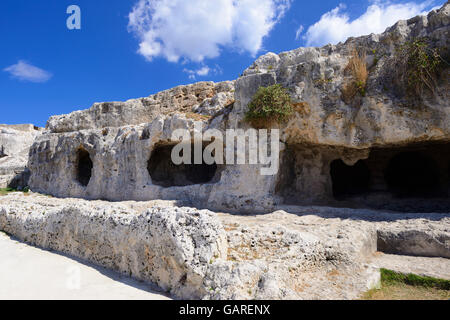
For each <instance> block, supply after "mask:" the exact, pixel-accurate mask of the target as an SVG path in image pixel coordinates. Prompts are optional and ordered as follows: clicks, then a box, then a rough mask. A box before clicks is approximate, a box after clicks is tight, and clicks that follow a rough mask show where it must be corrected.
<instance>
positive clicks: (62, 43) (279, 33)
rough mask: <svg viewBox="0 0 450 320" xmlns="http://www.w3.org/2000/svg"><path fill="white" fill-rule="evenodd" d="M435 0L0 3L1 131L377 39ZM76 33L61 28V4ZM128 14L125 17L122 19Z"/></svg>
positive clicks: (439, 1)
mask: <svg viewBox="0 0 450 320" xmlns="http://www.w3.org/2000/svg"><path fill="white" fill-rule="evenodd" d="M444 3H445V1H444V0H435V1H433V0H424V1H414V0H408V1H394V0H391V1H381V0H377V1H373V0H372V1H366V0H341V1H339V0H320V1H303V0H240V2H239V4H236V2H234V1H233V0H170V1H169V0H95V1H92V0H70V1H66V0H40V1H30V0H2V1H0V39H1V43H2V47H1V50H0V123H6V124H15V123H33V124H35V125H39V126H45V123H46V121H47V119H48V118H49V116H51V115H55V114H64V113H69V112H72V111H74V110H80V109H86V108H89V107H90V106H91V105H92V104H93V103H94V102H100V101H122V100H127V99H131V98H138V97H143V96H148V95H150V94H153V93H156V92H158V91H161V90H164V89H168V88H171V87H174V86H177V85H181V84H187V83H192V82H196V81H210V80H211V81H223V80H233V79H236V78H237V77H238V76H239V74H241V73H242V71H243V70H244V69H245V68H247V67H248V66H249V65H251V64H252V62H253V61H254V60H255V58H256V57H258V56H259V55H261V54H264V53H265V52H268V51H272V52H277V53H278V52H281V51H286V50H292V49H295V48H298V47H301V46H306V45H322V44H326V43H328V42H334V43H337V42H338V41H339V40H341V39H345V38H346V37H348V36H353V35H359V34H369V33H371V32H380V30H384V29H385V28H386V26H388V25H390V24H392V22H391V21H396V20H398V19H400V18H408V17H410V16H414V15H416V14H418V13H422V12H426V11H428V10H430V9H431V8H433V7H436V6H440V5H442V4H444ZM73 4H75V5H78V6H79V7H80V9H81V30H69V29H68V28H67V27H66V20H67V18H68V17H69V15H68V14H67V13H66V9H67V7H68V6H69V5H73ZM130 13H131V15H130Z"/></svg>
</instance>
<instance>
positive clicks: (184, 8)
mask: <svg viewBox="0 0 450 320" xmlns="http://www.w3.org/2000/svg"><path fill="white" fill-rule="evenodd" d="M290 3H291V0H239V1H236V0H214V1H211V0H190V1H186V0H139V2H138V3H137V4H136V5H135V6H134V7H133V10H132V12H131V13H130V14H129V24H128V29H129V31H131V32H133V33H135V34H136V36H137V37H138V38H139V40H140V44H139V50H138V52H139V53H140V54H141V55H143V56H144V57H145V58H146V59H147V60H152V59H153V58H155V57H163V58H165V59H167V60H168V61H171V62H177V61H179V59H180V58H183V59H187V60H189V61H195V62H201V61H203V60H204V59H206V58H216V57H218V56H219V55H220V51H221V48H222V47H230V48H233V49H237V50H239V51H244V52H249V53H250V54H252V55H255V54H256V53H257V52H258V51H259V50H260V49H261V47H262V42H263V38H264V37H265V36H267V35H268V34H269V32H270V31H271V30H272V28H273V27H274V25H275V24H276V23H277V22H278V21H279V20H280V19H281V17H282V16H283V15H284V13H285V12H286V10H288V9H289V7H290Z"/></svg>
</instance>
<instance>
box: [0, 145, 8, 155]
mask: <svg viewBox="0 0 450 320" xmlns="http://www.w3.org/2000/svg"><path fill="white" fill-rule="evenodd" d="M7 156H8V155H7V154H6V153H5V147H4V146H1V148H0V158H5V157H7Z"/></svg>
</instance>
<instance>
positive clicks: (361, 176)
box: [330, 160, 370, 200]
mask: <svg viewBox="0 0 450 320" xmlns="http://www.w3.org/2000/svg"><path fill="white" fill-rule="evenodd" d="M330 174H331V180H332V182H333V195H334V197H335V198H336V199H338V200H339V199H345V198H346V197H349V196H357V195H363V194H365V193H367V192H369V182H370V171H369V168H368V167H367V165H366V163H365V162H364V161H362V160H360V161H358V162H357V163H356V164H355V165H354V166H348V165H346V164H345V163H344V161H342V160H335V161H333V162H332V163H331V165H330Z"/></svg>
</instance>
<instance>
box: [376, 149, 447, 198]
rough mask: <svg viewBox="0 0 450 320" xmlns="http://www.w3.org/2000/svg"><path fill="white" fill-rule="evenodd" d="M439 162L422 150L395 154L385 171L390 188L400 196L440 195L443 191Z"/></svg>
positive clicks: (421, 196)
mask: <svg viewBox="0 0 450 320" xmlns="http://www.w3.org/2000/svg"><path fill="white" fill-rule="evenodd" d="M440 175H441V172H440V170H439V165H438V164H437V162H436V161H435V160H434V159H433V158H431V157H430V156H428V155H426V154H425V153H422V152H402V153H399V154H397V155H396V156H394V157H393V158H392V159H391V160H390V161H389V164H388V166H387V168H386V171H385V179H386V183H387V186H388V190H389V192H390V193H392V194H393V195H394V196H396V197H398V198H415V197H418V198H427V197H439V196H441V195H442V193H443V186H441V182H440V178H439V176H440Z"/></svg>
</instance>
